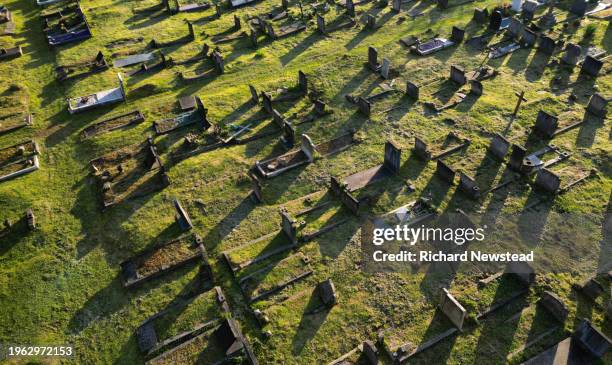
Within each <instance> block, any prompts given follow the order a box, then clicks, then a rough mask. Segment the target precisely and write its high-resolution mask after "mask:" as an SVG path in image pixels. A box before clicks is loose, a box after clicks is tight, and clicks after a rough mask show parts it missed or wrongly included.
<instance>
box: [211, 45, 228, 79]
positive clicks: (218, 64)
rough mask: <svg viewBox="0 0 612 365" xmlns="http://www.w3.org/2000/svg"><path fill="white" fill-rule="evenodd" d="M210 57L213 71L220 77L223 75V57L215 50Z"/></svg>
mask: <svg viewBox="0 0 612 365" xmlns="http://www.w3.org/2000/svg"><path fill="white" fill-rule="evenodd" d="M211 56H212V60H213V63H214V65H215V71H217V73H218V74H220V75H221V74H223V72H224V71H225V62H224V61H223V55H221V52H219V51H217V50H215V51H213V52H212V54H211Z"/></svg>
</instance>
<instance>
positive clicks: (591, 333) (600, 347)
mask: <svg viewBox="0 0 612 365" xmlns="http://www.w3.org/2000/svg"><path fill="white" fill-rule="evenodd" d="M572 338H573V339H574V340H576V341H577V342H578V343H579V345H580V347H582V348H583V349H585V350H586V351H588V352H589V353H590V354H591V355H592V356H595V357H596V358H598V359H602V358H603V357H604V355H605V354H606V352H608V350H609V349H610V346H611V345H612V341H610V339H609V338H608V337H606V335H604V334H603V333H601V331H599V330H598V329H597V328H595V327H593V325H592V324H591V322H589V321H588V320H586V319H583V320H582V322H580V324H579V325H578V328H577V329H576V330H575V331H574V334H573V335H572Z"/></svg>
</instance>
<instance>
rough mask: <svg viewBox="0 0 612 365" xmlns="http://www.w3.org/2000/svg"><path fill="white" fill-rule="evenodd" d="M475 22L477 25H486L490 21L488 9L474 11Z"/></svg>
mask: <svg viewBox="0 0 612 365" xmlns="http://www.w3.org/2000/svg"><path fill="white" fill-rule="evenodd" d="M474 20H475V21H476V23H480V24H484V23H486V22H488V21H489V10H488V9H487V8H484V9H479V8H476V9H474Z"/></svg>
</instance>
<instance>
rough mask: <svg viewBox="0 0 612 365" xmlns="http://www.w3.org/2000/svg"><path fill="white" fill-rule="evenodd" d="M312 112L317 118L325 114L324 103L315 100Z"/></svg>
mask: <svg viewBox="0 0 612 365" xmlns="http://www.w3.org/2000/svg"><path fill="white" fill-rule="evenodd" d="M314 111H315V114H316V115H319V116H321V115H324V114H326V111H325V103H324V102H323V100H320V99H317V100H315V101H314Z"/></svg>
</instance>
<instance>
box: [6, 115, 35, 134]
mask: <svg viewBox="0 0 612 365" xmlns="http://www.w3.org/2000/svg"><path fill="white" fill-rule="evenodd" d="M30 125H32V116H31V115H27V116H25V117H23V118H19V117H17V118H7V119H1V118H0V136H1V135H3V134H6V133H10V132H13V131H16V130H17V129H21V128H23V127H27V126H30Z"/></svg>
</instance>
